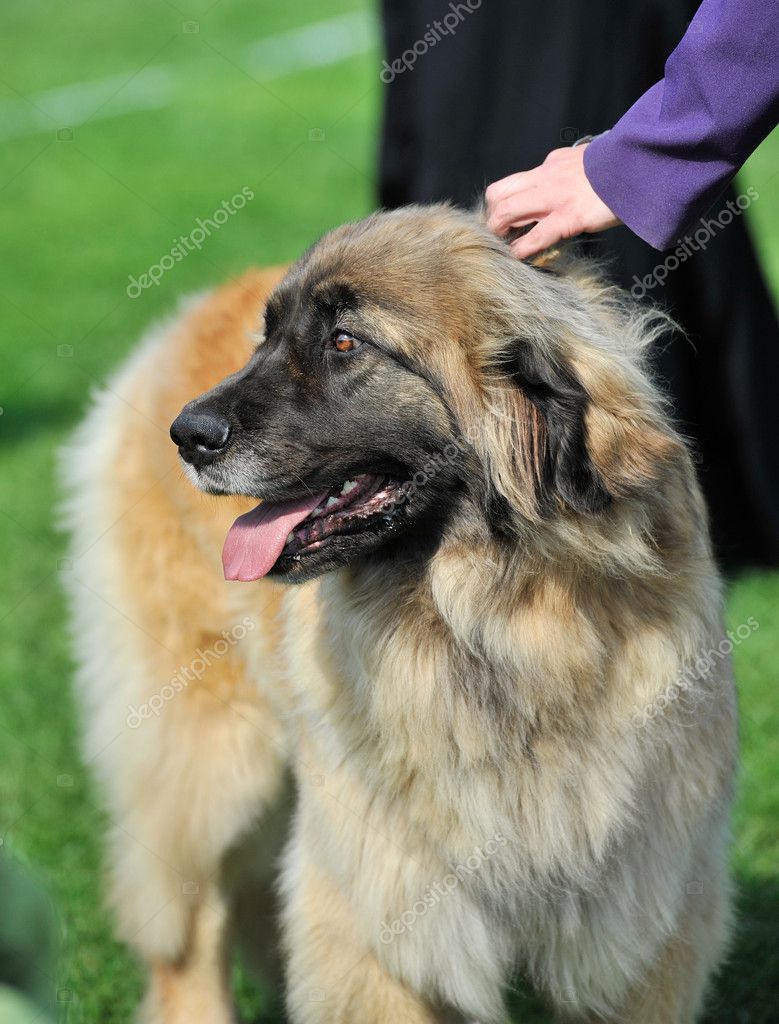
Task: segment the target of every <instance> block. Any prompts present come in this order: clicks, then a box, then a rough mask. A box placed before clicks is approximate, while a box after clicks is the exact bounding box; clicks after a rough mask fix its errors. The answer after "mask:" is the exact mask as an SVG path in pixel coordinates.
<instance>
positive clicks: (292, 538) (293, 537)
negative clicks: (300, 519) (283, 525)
mask: <svg viewBox="0 0 779 1024" xmlns="http://www.w3.org/2000/svg"><path fill="white" fill-rule="evenodd" d="M294 539H295V534H294V533H293V532H292V531H291V530H290V532H289V533H288V534H287V544H291V543H292V541H293V540H294Z"/></svg>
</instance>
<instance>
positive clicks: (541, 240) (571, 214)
mask: <svg viewBox="0 0 779 1024" xmlns="http://www.w3.org/2000/svg"><path fill="white" fill-rule="evenodd" d="M586 148H587V147H586V146H568V147H566V148H565V149H553V150H552V152H551V153H550V154H549V155H548V156H547V158H546V159H545V160H544V162H543V163H542V164H541V166H540V167H534V168H533V170H531V171H521V172H520V173H519V174H510V175H509V176H508V177H507V178H501V180H500V181H495V182H493V183H492V185H490V186H489V187H488V188H487V191H486V193H485V198H486V200H487V225H488V227H489V228H490V229H491V230H492V231H494V232H495V234H496V235H505V234H507V232H508V231H510V230H511V228H521V227H525V226H526V225H528V224H533V223H534V222H536V221H537V223H536V225H535V227H534V228H531V230H530V231H528V233H527V234H525V235H522V236H521V237H520V238H517V239H515V240H514V241H513V242H512V243H511V251H512V252H513V254H514V255H515V256H516V257H517V259H520V260H525V259H528V258H529V257H530V256H535V255H536V254H537V253H539V252H543V250H544V249H548V248H549V247H550V246H552V245H555V244H556V243H557V242H559V241H561V240H562V239H563V238H573V236H574V235H579V234H581V233H582V232H593V231H604V230H605V229H606V228H613V227H616V226H617V225H618V224H621V223H622V221H621V220H620V219H619V218H618V217H615V216H614V214H613V213H612V212H611V210H610V209H609V208H608V206H606V204H605V203H604V202H603V200H602V199H601V198H600V197H599V196H598V195H597V194H596V192H595V191H594V189H593V187H592V185H590V183H589V181H588V180H587V175H586V174H585V173H584V150H585V149H586Z"/></svg>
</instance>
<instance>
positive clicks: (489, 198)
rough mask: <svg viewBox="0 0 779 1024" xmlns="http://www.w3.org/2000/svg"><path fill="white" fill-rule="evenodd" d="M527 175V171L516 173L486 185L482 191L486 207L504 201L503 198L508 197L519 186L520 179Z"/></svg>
mask: <svg viewBox="0 0 779 1024" xmlns="http://www.w3.org/2000/svg"><path fill="white" fill-rule="evenodd" d="M529 173H530V172H529V171H518V172H517V173H516V174H509V175H508V176H507V177H506V178H499V179H498V181H493V183H492V184H491V185H488V186H487V188H486V189H485V190H484V198H485V200H486V202H487V206H488V207H490V206H494V205H495V204H496V203H498V202H500V200H501V199H505V197H506V196H507V195H510V194H511V193H512V192H513V191H514V189H516V188H519V187H520V186H521V184H522V179H523V178H524V177H525V176H526V175H527V174H529Z"/></svg>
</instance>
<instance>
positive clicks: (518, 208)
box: [487, 185, 552, 235]
mask: <svg viewBox="0 0 779 1024" xmlns="http://www.w3.org/2000/svg"><path fill="white" fill-rule="evenodd" d="M551 208H552V206H551V202H550V199H549V194H548V190H547V189H546V188H545V187H544V188H541V187H539V186H537V185H536V186H535V187H534V188H532V189H525V190H523V191H522V192H518V193H515V194H514V195H511V196H508V197H507V198H506V199H503V200H501V202H500V203H498V204H497V206H496V207H495V209H494V210H493V211H492V213H491V214H490V215H489V217H488V218H487V227H488V228H489V229H490V230H491V231H494V232H495V234H496V235H505V233H506V232H507V231H508V230H509V228H512V227H521V226H522V225H523V224H530V223H532V222H533V221H534V220H541V218H542V217H546V216H547V214H548V213H550V212H551Z"/></svg>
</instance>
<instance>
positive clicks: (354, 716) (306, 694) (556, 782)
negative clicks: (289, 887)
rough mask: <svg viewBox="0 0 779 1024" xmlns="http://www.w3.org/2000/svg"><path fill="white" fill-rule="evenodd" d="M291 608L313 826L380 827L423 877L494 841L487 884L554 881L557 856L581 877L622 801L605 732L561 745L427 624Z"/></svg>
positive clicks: (297, 728)
mask: <svg viewBox="0 0 779 1024" xmlns="http://www.w3.org/2000/svg"><path fill="white" fill-rule="evenodd" d="M290 611H291V612H292V614H291V616H290V620H289V623H290V632H289V638H290V639H292V641H293V642H291V643H288V656H289V668H290V691H291V697H292V704H291V707H292V710H291V715H290V718H291V722H292V729H293V740H292V741H293V745H294V746H295V747H296V750H297V758H298V761H299V763H300V765H301V766H302V768H303V775H304V777H305V778H313V779H315V780H316V781H317V782H318V783H319V789H320V793H319V794H318V797H317V794H316V793H315V792H312V800H313V801H317V802H318V804H320V805H321V808H322V809H320V810H318V811H317V812H316V813H317V815H319V816H320V817H321V821H320V825H321V827H322V828H332V829H334V830H338V829H344V832H343V834H345V835H349V836H353V837H354V839H355V843H357V844H358V845H359V844H364V843H365V842H366V837H370V836H372V837H373V838H376V837H380V836H382V835H387V834H389V835H390V836H392V837H394V840H393V841H394V842H396V843H397V844H398V845H399V848H400V849H405V848H411V849H413V850H416V851H417V852H416V856H419V857H421V858H422V859H423V860H424V861H425V862H426V863H428V864H429V865H430V868H429V870H431V871H433V872H434V875H433V876H431V877H435V873H436V872H437V873H440V872H441V871H442V870H444V869H446V868H447V867H449V866H451V865H452V864H457V863H461V862H464V861H466V860H467V859H468V858H469V857H471V856H474V855H475V856H477V857H478V856H479V854H478V850H480V849H483V848H484V847H485V844H488V843H489V844H493V843H498V842H499V838H500V837H502V838H503V841H504V843H505V844H506V845H507V846H508V850H507V851H506V852H507V853H508V852H510V856H504V855H503V854H501V850H502V849H503V847H502V845H500V846H499V848H498V849H496V850H495V851H494V854H493V855H492V856H491V857H490V858H489V863H487V864H486V865H484V866H483V869H482V870H481V871H480V872H479V874H478V876H477V878H476V879H474V880H473V885H475V886H478V885H479V884H480V880H481V881H486V880H489V886H490V888H493V889H494V888H497V889H505V888H508V889H511V888H513V887H516V886H515V883H516V882H517V876H518V875H521V876H522V879H521V881H522V885H523V886H524V887H525V888H527V887H528V886H529V887H530V888H536V887H537V886H539V885H540V886H542V887H543V885H545V884H546V882H550V884H551V882H552V880H553V879H554V881H555V883H556V882H557V881H559V880H560V878H561V877H564V876H565V874H566V862H568V861H570V863H572V864H576V873H578V871H579V870H580V869H581V867H582V865H585V866H586V864H588V863H590V862H591V860H592V858H593V856H597V853H598V851H599V850H602V849H603V848H604V846H605V845H606V843H607V842H608V839H609V836H610V834H611V833H612V831H613V829H614V828H615V827H616V825H617V823H618V821H619V818H620V816H621V813H622V808H623V807H624V806H626V805H627V803H628V802H629V800H630V793H629V784H628V782H627V779H628V773H625V776H624V779H623V778H622V776H621V775H620V773H618V772H615V770H614V769H615V765H618V764H619V756H620V752H619V750H615V749H614V747H613V737H611V736H608V735H605V734H604V735H603V736H600V737H599V736H598V735H597V734H596V733H591V734H590V736H589V745H588V746H587V747H586V748H585V747H584V746H583V745H582V744H577V743H571V742H569V738H568V737H566V735H565V732H564V730H560V729H559V728H557V729H556V728H553V727H552V726H553V725H555V724H556V725H558V726H559V721H558V722H556V723H552V722H550V721H548V716H544V715H543V714H541V713H540V712H539V709H538V708H536V707H535V706H534V705H533V704H532V703H531V702H529V701H527V702H525V703H524V704H523V702H522V700H520V699H518V700H515V701H514V703H511V704H509V703H507V701H506V699H505V694H502V691H501V687H503V688H504V689H505V680H503V681H502V682H501V680H500V679H497V678H493V677H491V675H490V672H489V670H486V669H485V670H482V673H481V674H480V675H479V674H478V673H476V672H475V671H474V670H473V666H472V663H471V662H469V661H468V659H465V658H462V657H460V656H459V652H457V651H456V650H455V651H453V650H452V649H451V645H449V644H447V643H446V642H445V639H444V638H443V637H442V636H440V635H437V634H436V631H435V628H434V626H430V625H429V624H428V626H427V629H426V630H425V629H424V628H422V627H421V625H420V626H419V627H418V628H412V629H408V630H406V631H405V632H404V631H403V630H396V631H394V632H393V631H391V630H389V629H388V628H387V625H386V619H385V620H380V621H376V619H375V618H374V619H372V618H371V617H370V616H369V615H367V614H365V615H363V616H362V617H354V616H353V617H351V618H349V617H344V618H343V619H342V620H339V621H335V622H334V621H333V618H332V617H331V616H330V617H328V616H322V615H321V611H320V609H319V608H318V606H317V604H316V602H315V601H313V600H302V601H301V600H300V599H299V598H298V599H296V600H295V602H294V605H293V607H292V608H291V609H290ZM519 682H520V683H521V681H519ZM607 755H608V756H607ZM328 795H330V796H332V798H333V799H332V800H330V801H328V800H327V799H326V797H327V796H328ZM333 804H335V805H337V806H340V810H338V811H337V812H335V811H334V807H333ZM341 805H343V806H341ZM593 806H598V807H608V808H609V813H607V814H602V815H598V816H595V815H593V814H592V813H591V812H589V813H588V811H587V808H588V807H590V808H591V807H593ZM325 809H326V810H325ZM349 818H351V821H349ZM336 819H337V820H336ZM361 848H364V846H363V847H361Z"/></svg>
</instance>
